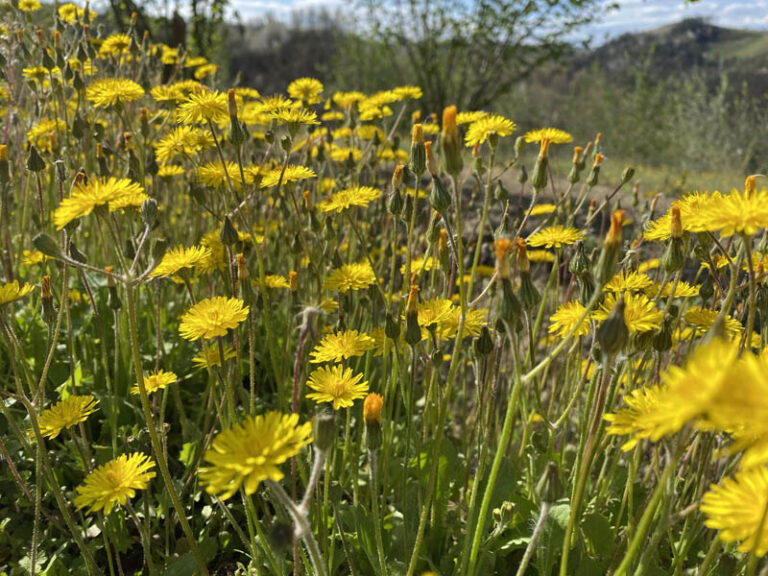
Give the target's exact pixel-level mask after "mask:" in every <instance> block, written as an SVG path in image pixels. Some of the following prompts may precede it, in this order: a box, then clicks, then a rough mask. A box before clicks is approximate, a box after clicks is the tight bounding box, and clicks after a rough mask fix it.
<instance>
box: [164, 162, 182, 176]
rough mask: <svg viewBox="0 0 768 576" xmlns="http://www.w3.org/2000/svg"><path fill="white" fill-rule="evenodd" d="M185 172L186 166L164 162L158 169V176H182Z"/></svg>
mask: <svg viewBox="0 0 768 576" xmlns="http://www.w3.org/2000/svg"><path fill="white" fill-rule="evenodd" d="M183 174H184V167H183V166H179V165H178V164H163V165H162V166H160V167H159V168H158V169H157V176H158V178H172V177H174V176H182V175H183Z"/></svg>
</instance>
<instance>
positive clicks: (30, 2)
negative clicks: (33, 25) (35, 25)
mask: <svg viewBox="0 0 768 576" xmlns="http://www.w3.org/2000/svg"><path fill="white" fill-rule="evenodd" d="M41 6H42V4H40V2H38V0H19V10H21V11H22V12H36V11H37V10H40V7H41Z"/></svg>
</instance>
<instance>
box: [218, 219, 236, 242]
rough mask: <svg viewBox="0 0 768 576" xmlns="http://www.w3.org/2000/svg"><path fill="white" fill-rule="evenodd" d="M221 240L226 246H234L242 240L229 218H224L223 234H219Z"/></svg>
mask: <svg viewBox="0 0 768 576" xmlns="http://www.w3.org/2000/svg"><path fill="white" fill-rule="evenodd" d="M219 240H221V243H222V244H224V246H234V245H235V244H237V242H238V240H240V236H239V235H238V234H237V230H236V229H235V227H234V226H233V225H232V221H231V220H230V219H229V216H225V217H224V224H222V226H221V232H219Z"/></svg>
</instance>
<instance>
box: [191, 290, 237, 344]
mask: <svg viewBox="0 0 768 576" xmlns="http://www.w3.org/2000/svg"><path fill="white" fill-rule="evenodd" d="M248 310H249V308H248V306H245V304H244V302H243V301H242V300H239V299H238V298H225V297H223V296H217V297H214V298H206V299H204V300H200V302H198V303H197V304H195V305H194V306H192V307H191V308H190V309H189V310H187V311H186V312H185V313H184V315H183V316H182V317H181V325H180V326H179V332H180V333H181V336H182V338H186V339H187V340H197V339H199V338H206V339H207V338H216V337H217V336H225V335H226V333H227V332H228V331H229V330H232V329H235V328H237V327H238V325H239V324H240V323H241V322H242V321H243V320H245V319H246V318H247V317H248Z"/></svg>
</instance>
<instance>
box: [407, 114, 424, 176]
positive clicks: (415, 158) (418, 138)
mask: <svg viewBox="0 0 768 576" xmlns="http://www.w3.org/2000/svg"><path fill="white" fill-rule="evenodd" d="M410 169H411V171H412V172H413V173H414V174H416V177H417V178H418V177H419V176H421V175H422V174H424V171H425V170H426V169H427V156H426V150H425V148H424V133H423V128H422V126H421V124H414V125H413V129H412V130H411V164H410Z"/></svg>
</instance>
